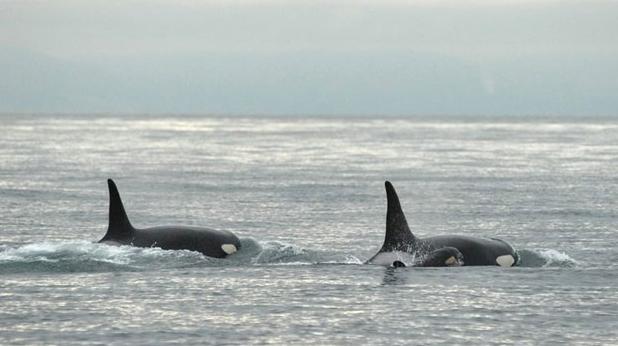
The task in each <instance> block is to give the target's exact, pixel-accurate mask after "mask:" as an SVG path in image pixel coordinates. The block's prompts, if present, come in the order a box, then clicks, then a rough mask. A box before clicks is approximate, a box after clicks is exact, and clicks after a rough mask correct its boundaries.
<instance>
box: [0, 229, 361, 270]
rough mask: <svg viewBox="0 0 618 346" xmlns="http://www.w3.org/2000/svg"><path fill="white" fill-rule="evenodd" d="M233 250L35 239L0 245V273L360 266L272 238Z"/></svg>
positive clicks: (356, 261) (340, 256)
mask: <svg viewBox="0 0 618 346" xmlns="http://www.w3.org/2000/svg"><path fill="white" fill-rule="evenodd" d="M241 244H242V247H241V249H240V251H239V252H237V253H235V254H234V255H232V256H230V257H228V258H225V259H218V258H211V257H206V256H204V255H202V254H201V253H199V252H194V251H187V250H163V249H160V248H138V247H132V246H112V245H107V244H99V243H90V242H86V241H74V242H62V243H54V242H41V243H32V244H26V245H22V246H15V247H12V246H2V247H0V274H9V273H24V272H59V273H66V272H110V271H147V270H162V269H172V268H189V267H204V266H209V267H212V266H248V265H311V264H317V263H333V264H360V263H362V262H361V261H360V260H359V259H358V258H356V257H355V256H352V255H347V254H334V253H331V252H326V251H318V250H311V249H305V248H302V247H300V246H297V245H294V244H287V243H282V242H277V241H264V242H260V241H257V240H255V239H252V238H245V239H241Z"/></svg>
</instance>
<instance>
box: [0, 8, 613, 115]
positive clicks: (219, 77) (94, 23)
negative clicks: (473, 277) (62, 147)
mask: <svg viewBox="0 0 618 346" xmlns="http://www.w3.org/2000/svg"><path fill="white" fill-rule="evenodd" d="M0 68H1V70H0V73H1V74H0V112H68V113H77V112H121V113H144V112H147V113H170V112H171V113H206V114H213V113H214V114H217V113H223V114H334V115H342V114H350V115H368V114H378V115H414V114H454V115H458V114H461V115H474V114H483V115H492V114H497V115H520V114H521V115H529V114H532V115H534V114H552V115H578V116H581V115H591V116H594V115H617V114H618V97H617V96H616V95H617V91H618V2H616V1H509V0H506V1H483V0H478V1H429V0H427V1H302V0H301V1H225V2H223V1H171V0H170V1H152V0H150V1H127V0H123V1H98V0H88V1H63V0H58V1H28V0H19V1H5V0H0Z"/></svg>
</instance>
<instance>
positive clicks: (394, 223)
mask: <svg viewBox="0 0 618 346" xmlns="http://www.w3.org/2000/svg"><path fill="white" fill-rule="evenodd" d="M384 187H385V188H386V200H387V209H386V236H385V238H384V245H382V250H381V251H393V250H398V251H411V249H413V248H414V247H415V245H416V238H415V237H414V235H413V234H412V232H411V231H410V227H408V221H407V220H406V216H405V215H404V213H403V210H401V204H399V197H397V192H396V191H395V188H394V187H393V184H391V183H390V182H389V181H386V182H385V183H384Z"/></svg>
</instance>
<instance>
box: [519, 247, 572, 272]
mask: <svg viewBox="0 0 618 346" xmlns="http://www.w3.org/2000/svg"><path fill="white" fill-rule="evenodd" d="M518 253H519V257H520V264H519V265H520V266H521V267H563V268H572V267H575V266H577V264H578V262H577V261H576V260H575V259H573V258H571V257H570V256H569V255H567V254H565V253H563V252H560V251H557V250H553V249H538V250H519V251H518Z"/></svg>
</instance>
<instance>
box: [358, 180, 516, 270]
mask: <svg viewBox="0 0 618 346" xmlns="http://www.w3.org/2000/svg"><path fill="white" fill-rule="evenodd" d="M384 186H385V189H386V197H387V211H386V234H385V237H384V244H383V245H382V247H381V248H380V250H379V251H378V253H377V254H375V255H374V256H373V257H371V258H370V259H369V260H368V261H367V263H373V264H380V265H387V266H391V265H393V266H395V262H396V261H399V262H401V263H402V264H404V265H412V266H443V264H446V262H445V261H443V262H440V260H446V259H448V258H446V255H445V254H443V253H440V252H437V253H435V251H436V250H440V249H444V248H454V249H455V250H457V251H458V252H459V253H460V254H461V257H462V261H463V263H462V264H463V265H465V266H479V265H498V266H503V267H511V266H514V265H517V263H518V261H519V256H518V255H517V252H516V251H515V250H514V249H513V248H512V247H511V246H510V245H509V244H508V243H506V242H505V241H502V240H500V239H495V238H477V237H470V236H461V235H442V236H435V237H428V238H422V239H421V238H417V237H416V236H414V234H412V232H411V231H410V228H409V226H408V222H407V220H406V216H405V215H404V213H403V210H402V209H401V204H400V202H399V197H398V196H397V192H396V191H395V188H394V187H393V185H392V184H391V183H390V182H389V181H386V182H385V183H384ZM451 251H452V250H451ZM455 255H456V254H455ZM456 257H457V256H456ZM408 263H409V264H408ZM397 265H398V266H401V265H400V264H399V263H397Z"/></svg>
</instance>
